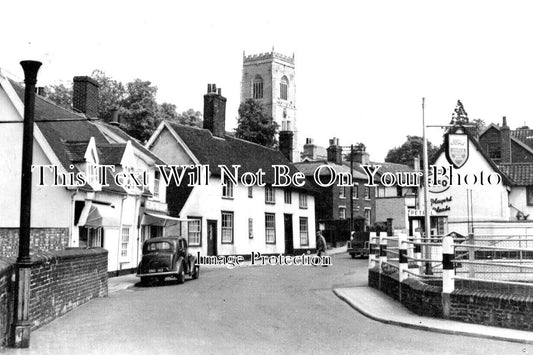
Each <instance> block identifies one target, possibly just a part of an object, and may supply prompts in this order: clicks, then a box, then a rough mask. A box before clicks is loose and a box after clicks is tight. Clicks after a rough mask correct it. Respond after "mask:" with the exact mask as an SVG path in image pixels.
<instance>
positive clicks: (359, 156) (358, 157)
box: [353, 146, 370, 165]
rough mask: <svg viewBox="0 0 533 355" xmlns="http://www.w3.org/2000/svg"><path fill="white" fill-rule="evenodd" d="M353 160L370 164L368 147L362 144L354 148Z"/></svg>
mask: <svg viewBox="0 0 533 355" xmlns="http://www.w3.org/2000/svg"><path fill="white" fill-rule="evenodd" d="M353 161H354V163H359V164H362V165H368V164H370V155H369V154H368V153H367V152H366V148H365V147H362V146H358V147H354V148H353Z"/></svg>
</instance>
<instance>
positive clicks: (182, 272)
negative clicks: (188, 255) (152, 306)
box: [176, 264, 185, 284]
mask: <svg viewBox="0 0 533 355" xmlns="http://www.w3.org/2000/svg"><path fill="white" fill-rule="evenodd" d="M176 279H177V280H178V283H179V284H182V283H184V282H185V267H184V265H183V264H182V265H181V266H180V267H179V270H178V274H177V275H176Z"/></svg>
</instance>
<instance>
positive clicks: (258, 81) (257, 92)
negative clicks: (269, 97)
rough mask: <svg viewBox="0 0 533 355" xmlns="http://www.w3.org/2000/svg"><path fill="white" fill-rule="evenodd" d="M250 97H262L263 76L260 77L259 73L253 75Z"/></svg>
mask: <svg viewBox="0 0 533 355" xmlns="http://www.w3.org/2000/svg"><path fill="white" fill-rule="evenodd" d="M252 97H253V98H254V99H262V98H263V78H261V76H259V75H256V76H255V78H254V81H253V83H252Z"/></svg>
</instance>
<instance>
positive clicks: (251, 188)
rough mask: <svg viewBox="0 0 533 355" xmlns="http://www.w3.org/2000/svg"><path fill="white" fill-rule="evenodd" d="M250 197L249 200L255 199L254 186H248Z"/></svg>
mask: <svg viewBox="0 0 533 355" xmlns="http://www.w3.org/2000/svg"><path fill="white" fill-rule="evenodd" d="M248 197H249V198H252V197H254V187H253V186H248Z"/></svg>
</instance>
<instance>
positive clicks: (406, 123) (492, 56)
mask: <svg viewBox="0 0 533 355" xmlns="http://www.w3.org/2000/svg"><path fill="white" fill-rule="evenodd" d="M0 11H1V12H2V15H3V16H2V20H1V21H0V33H1V34H2V40H1V41H0V43H1V45H2V47H3V48H2V49H0V67H1V68H3V69H4V70H6V71H8V72H10V73H12V74H14V75H16V76H18V77H20V78H22V77H23V74H22V69H21V67H20V65H19V62H20V61H21V60H25V59H33V60H39V61H41V62H43V66H42V69H41V70H40V72H39V77H38V85H49V84H53V83H59V82H64V83H66V82H68V81H71V80H72V77H74V76H76V75H90V73H91V72H92V71H93V70H94V69H101V70H103V71H104V72H106V73H107V74H108V75H109V76H111V77H113V78H115V79H117V80H120V81H124V82H127V81H131V80H133V79H135V78H140V79H143V80H150V81H151V82H152V83H153V84H154V85H155V86H157V87H158V89H159V90H158V96H157V98H158V101H159V102H170V103H173V104H175V105H177V107H178V111H180V112H181V111H185V110H187V109H189V108H193V109H195V110H198V111H202V110H203V95H204V94H205V93H206V90H207V84H208V83H215V84H217V87H220V88H222V94H223V95H224V96H225V97H226V98H227V100H228V101H227V111H226V117H227V119H226V128H227V129H232V128H234V127H235V126H236V117H237V108H238V105H239V100H240V82H241V75H242V56H243V51H246V54H255V53H262V52H269V51H271V50H272V47H274V49H275V51H276V52H280V53H283V54H287V55H292V53H294V55H295V65H296V87H297V89H296V109H297V112H296V115H297V122H298V127H297V129H298V132H299V133H298V136H299V139H300V142H299V143H300V145H301V144H303V143H304V142H305V138H306V137H312V138H314V140H315V143H317V144H319V145H322V146H327V145H328V140H329V139H330V138H333V137H338V138H339V139H340V144H341V145H350V144H352V143H354V144H355V143H359V142H362V143H364V144H365V145H366V147H367V151H368V152H369V154H370V158H371V160H373V161H382V160H383V159H384V158H385V156H386V154H387V151H388V150H389V149H391V148H393V147H396V146H399V145H401V144H402V143H403V142H404V141H405V140H406V136H407V135H422V126H423V125H422V105H421V102H422V97H425V118H426V124H428V125H440V124H448V123H449V122H450V119H451V115H452V113H453V109H454V108H455V105H456V102H457V100H461V101H462V103H463V105H464V107H465V110H466V112H467V113H468V115H469V118H470V119H475V118H481V119H483V120H484V121H485V122H486V123H492V122H493V123H498V122H501V120H502V116H507V120H508V124H509V125H510V126H511V128H512V129H514V128H516V127H518V126H523V125H529V126H533V105H532V104H531V102H532V98H533V46H532V43H533V38H532V37H533V21H531V17H532V15H533V4H529V3H528V2H527V1H451V0H448V1H397V0H396V1H379V0H375V1H356V0H352V1H335V0H330V1H327V2H325V1H321V2H319V1H305V2H303V1H289V0H285V1H277V0H275V1H268V2H259V1H186V2H185V1H150V2H146V1H135V0H134V1H99V0H96V1H91V2H83V3H81V4H78V3H76V2H73V1H64V2H62V1H53V0H49V1H24V2H21V1H9V2H7V3H5V2H4V3H2V6H1V10H0ZM442 134H443V131H442V130H441V129H440V128H429V129H428V137H429V139H430V141H432V142H433V143H435V144H440V143H441V142H442Z"/></svg>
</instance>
